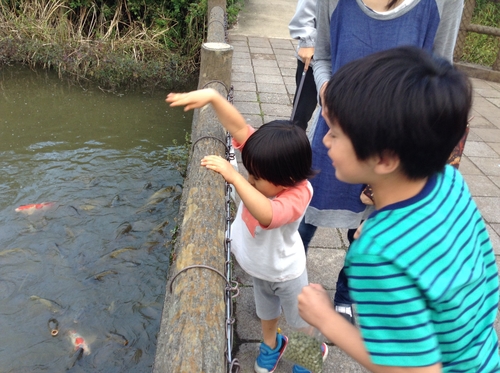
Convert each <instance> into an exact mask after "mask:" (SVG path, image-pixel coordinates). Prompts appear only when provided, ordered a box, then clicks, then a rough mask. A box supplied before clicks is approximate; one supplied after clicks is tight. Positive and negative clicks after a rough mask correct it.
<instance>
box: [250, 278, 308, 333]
mask: <svg viewBox="0 0 500 373" xmlns="http://www.w3.org/2000/svg"><path fill="white" fill-rule="evenodd" d="M308 284H309V282H308V279H307V270H304V272H303V273H302V274H301V275H300V276H299V277H297V278H295V279H293V280H289V281H284V282H269V281H265V280H261V279H258V278H255V277H254V278H253V294H254V297H255V308H256V310H257V316H259V318H260V319H261V320H273V319H276V318H278V317H279V316H280V315H281V309H282V308H283V312H284V313H285V318H286V322H287V323H288V325H290V326H292V327H294V328H303V327H306V326H307V323H306V322H305V321H304V320H302V318H301V317H300V316H299V307H298V300H297V297H298V295H299V294H300V292H301V291H302V288H303V287H304V286H306V285H308Z"/></svg>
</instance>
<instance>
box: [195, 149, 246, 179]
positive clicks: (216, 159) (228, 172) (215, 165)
mask: <svg viewBox="0 0 500 373" xmlns="http://www.w3.org/2000/svg"><path fill="white" fill-rule="evenodd" d="M201 165H202V166H203V167H206V168H208V169H210V170H213V171H215V172H217V173H219V174H221V175H222V177H223V178H224V179H225V180H226V181H227V182H228V183H230V184H232V183H233V181H234V177H235V175H237V174H238V172H237V171H236V170H235V169H234V168H233V166H231V164H230V163H229V162H228V161H226V160H225V159H224V158H222V157H220V156H218V155H207V156H206V157H203V159H202V160H201Z"/></svg>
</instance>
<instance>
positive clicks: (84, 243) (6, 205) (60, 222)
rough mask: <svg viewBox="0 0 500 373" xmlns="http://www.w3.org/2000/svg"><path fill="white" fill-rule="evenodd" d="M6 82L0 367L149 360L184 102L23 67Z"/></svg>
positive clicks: (5, 76) (0, 108)
mask: <svg viewBox="0 0 500 373" xmlns="http://www.w3.org/2000/svg"><path fill="white" fill-rule="evenodd" d="M0 92H1V97H0V170H1V173H0V222H1V224H0V325H1V330H2V338H1V342H0V372H2V373H3V372H16V373H17V372H63V371H66V370H67V369H68V371H70V372H147V371H150V369H151V366H152V364H153V361H154V353H155V349H156V333H157V331H158V329H159V324H160V316H161V310H162V307H163V298H164V292H165V281H166V275H167V271H168V264H169V250H170V246H169V243H170V240H171V238H172V231H173V230H174V228H175V226H176V221H175V218H176V216H177V213H178V205H179V197H180V194H181V192H182V187H181V185H182V182H183V179H182V175H181V173H180V172H179V170H180V169H181V167H180V165H179V163H178V162H177V159H178V156H179V155H182V154H183V150H182V146H181V145H182V144H183V143H184V142H185V134H186V132H188V131H190V128H191V117H190V114H189V113H188V114H185V113H184V112H183V111H182V110H181V109H175V110H174V109H171V108H169V107H168V106H167V104H166V103H165V102H164V98H165V96H166V93H167V92H156V93H154V94H151V93H142V92H136V93H127V94H125V95H113V94H109V93H104V92H101V91H100V90H99V89H98V88H95V89H88V90H84V89H82V88H80V87H70V86H68V85H67V84H65V83H62V82H61V81H59V80H58V79H57V78H56V77H54V76H47V75H46V73H44V72H42V73H38V74H37V73H34V72H31V71H27V70H24V69H12V68H9V69H7V70H6V69H3V70H0ZM174 140H177V144H178V145H177V146H175V145H174V144H175V141H174ZM42 202H48V203H50V204H49V205H47V206H44V207H43V208H40V209H36V208H32V209H31V210H24V212H23V211H19V212H16V211H15V209H16V208H18V207H19V206H22V205H28V204H36V203H42ZM50 319H56V320H57V322H58V324H59V334H58V335H57V336H56V337H52V336H51V334H50V330H49V327H48V322H49V320H50ZM74 333H77V334H78V335H79V336H81V337H82V338H83V341H84V343H85V344H86V345H85V347H84V351H83V354H81V355H80V354H78V352H76V354H75V346H74V344H75V341H74V340H75V334H74Z"/></svg>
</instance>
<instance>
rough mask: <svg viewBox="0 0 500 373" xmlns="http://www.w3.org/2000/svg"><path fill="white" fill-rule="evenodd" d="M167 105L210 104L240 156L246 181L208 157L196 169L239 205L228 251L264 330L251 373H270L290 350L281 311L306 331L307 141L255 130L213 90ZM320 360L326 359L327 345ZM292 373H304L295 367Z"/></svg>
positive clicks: (286, 126) (276, 129) (299, 134)
mask: <svg viewBox="0 0 500 373" xmlns="http://www.w3.org/2000/svg"><path fill="white" fill-rule="evenodd" d="M166 101H167V102H169V103H170V106H185V110H189V109H194V108H201V107H202V106H205V105H207V104H211V105H212V106H213V108H214V110H215V112H216V113H217V116H218V118H219V121H220V122H221V123H222V125H223V126H224V128H225V129H226V130H227V131H228V132H229V133H230V134H231V135H232V137H233V145H234V147H235V148H236V149H240V150H241V152H242V153H241V155H242V160H243V165H244V166H245V168H246V169H247V171H248V180H246V179H245V178H244V177H243V176H242V175H241V174H240V173H238V172H237V171H236V170H235V169H234V168H233V167H232V166H231V165H230V164H229V162H228V161H226V160H225V159H223V158H221V157H219V156H215V155H209V156H206V157H204V158H203V159H202V161H201V165H202V166H204V167H206V168H208V169H210V170H213V171H215V172H218V173H220V174H221V175H222V177H224V179H225V180H226V181H227V182H228V183H230V184H232V185H234V187H235V188H236V191H237V192H238V195H239V196H240V198H241V201H242V202H241V203H240V205H239V207H238V212H237V215H236V218H235V220H234V222H233V224H232V226H231V233H232V241H231V248H232V251H233V254H234V256H235V257H236V260H237V261H238V263H239V265H240V266H241V268H243V270H244V271H245V272H247V273H248V274H249V275H251V276H252V278H253V285H254V297H255V306H256V309H257V315H258V317H259V318H260V319H261V324H262V334H263V340H264V342H263V343H261V346H260V354H259V356H258V357H257V360H256V362H255V366H254V369H255V371H256V372H257V373H268V372H274V370H275V369H276V366H277V364H278V362H279V360H280V359H281V356H282V354H283V353H284V351H285V348H286V345H287V342H288V339H287V337H286V336H284V335H282V334H277V333H276V330H277V328H278V320H279V317H280V315H281V309H283V312H284V313H285V317H286V320H287V323H288V324H289V325H291V326H292V327H294V328H304V327H307V324H306V323H305V322H304V320H302V319H301V318H300V316H299V313H298V304H297V297H298V295H299V294H300V292H301V290H302V288H303V287H304V286H306V285H307V284H308V279H307V271H306V256H305V251H304V246H303V244H302V240H301V238H300V235H299V233H298V226H299V223H300V221H301V219H302V217H303V216H304V211H305V210H306V208H307V205H308V204H309V202H310V200H311V197H312V188H311V185H310V184H309V182H308V181H307V178H309V177H311V176H313V175H314V172H313V171H312V170H311V146H310V144H309V140H308V139H307V136H306V133H305V132H304V130H302V129H301V128H299V127H298V126H292V125H290V123H289V122H287V121H272V122H269V123H267V124H264V125H263V126H262V127H260V128H259V129H258V130H254V129H253V128H252V127H251V126H250V125H248V124H246V122H245V119H244V118H243V116H242V115H241V114H240V113H239V112H238V111H237V110H236V109H235V108H234V106H232V105H231V104H230V103H229V102H228V101H227V100H226V99H225V98H224V97H222V96H221V95H219V94H218V93H217V92H216V91H215V90H212V89H203V90H198V91H193V92H190V93H184V94H177V93H171V94H169V95H168V96H167V99H166ZM322 353H323V356H324V357H326V354H327V348H326V344H323V346H322ZM293 371H294V372H296V373H299V372H307V370H305V369H303V368H302V367H300V366H297V365H295V366H294V368H293Z"/></svg>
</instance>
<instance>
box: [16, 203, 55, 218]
mask: <svg viewBox="0 0 500 373" xmlns="http://www.w3.org/2000/svg"><path fill="white" fill-rule="evenodd" d="M53 204H54V202H42V203H32V204H30V205H22V206H19V207H18V208H17V209H16V210H15V211H16V212H22V213H25V214H28V215H31V214H33V213H34V212H35V211H40V210H43V209H46V208H49V207H52V205H53Z"/></svg>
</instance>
